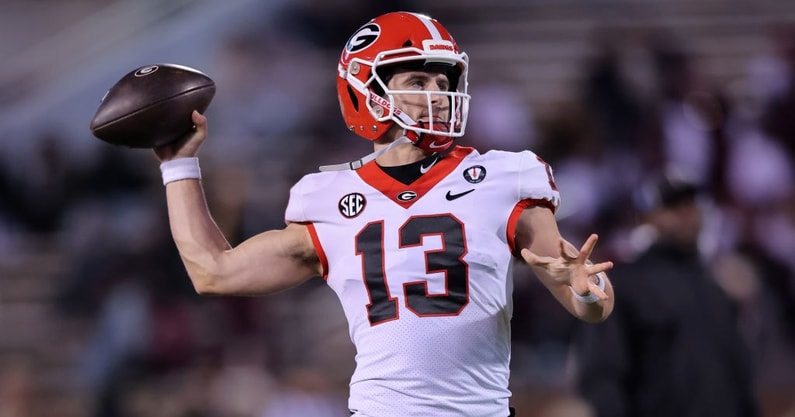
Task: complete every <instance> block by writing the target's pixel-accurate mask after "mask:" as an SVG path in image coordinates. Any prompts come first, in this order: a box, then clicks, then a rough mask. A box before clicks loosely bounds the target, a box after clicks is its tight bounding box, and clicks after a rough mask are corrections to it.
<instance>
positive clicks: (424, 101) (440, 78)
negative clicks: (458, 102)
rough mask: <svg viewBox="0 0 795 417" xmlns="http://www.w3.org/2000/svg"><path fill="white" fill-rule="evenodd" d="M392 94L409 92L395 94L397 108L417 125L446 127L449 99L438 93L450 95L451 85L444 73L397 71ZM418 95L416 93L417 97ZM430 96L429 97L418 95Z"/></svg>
mask: <svg viewBox="0 0 795 417" xmlns="http://www.w3.org/2000/svg"><path fill="white" fill-rule="evenodd" d="M387 87H388V88H389V89H390V90H393V91H394V90H401V91H410V92H412V93H405V94H395V95H394V97H395V105H396V106H397V108H399V109H400V110H402V111H404V112H406V113H407V114H408V115H409V117H411V119H412V120H414V121H415V122H421V123H425V124H427V123H428V122H430V121H431V120H433V123H435V124H436V123H439V124H446V123H448V122H449V118H450V99H449V97H448V96H445V95H443V94H433V92H435V91H449V90H450V81H449V80H448V79H447V75H446V74H445V73H442V72H426V71H408V70H407V71H397V72H396V73H395V74H394V75H393V76H392V78H391V79H390V80H389V83H388V84H387ZM414 92H416V93H414ZM418 93H429V94H418Z"/></svg>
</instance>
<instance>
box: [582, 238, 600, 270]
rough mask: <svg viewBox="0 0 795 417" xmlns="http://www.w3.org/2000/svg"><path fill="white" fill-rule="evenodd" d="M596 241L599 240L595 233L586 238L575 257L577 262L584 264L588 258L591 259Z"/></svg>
mask: <svg viewBox="0 0 795 417" xmlns="http://www.w3.org/2000/svg"><path fill="white" fill-rule="evenodd" d="M597 240H599V236H598V235H597V234H596V233H593V234H591V235H590V236H588V239H587V240H586V241H585V243H584V244H583V245H582V248H581V249H580V253H579V255H578V256H577V260H580V261H582V262H583V263H586V262H587V261H588V258H590V257H591V253H592V252H593V248H594V247H596V241H597Z"/></svg>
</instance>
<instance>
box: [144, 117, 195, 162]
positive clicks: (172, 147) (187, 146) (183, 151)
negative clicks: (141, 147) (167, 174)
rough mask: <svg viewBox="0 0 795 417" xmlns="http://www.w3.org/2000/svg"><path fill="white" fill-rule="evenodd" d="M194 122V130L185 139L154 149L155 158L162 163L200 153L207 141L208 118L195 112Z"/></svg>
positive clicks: (192, 118)
mask: <svg viewBox="0 0 795 417" xmlns="http://www.w3.org/2000/svg"><path fill="white" fill-rule="evenodd" d="M191 120H193V124H194V127H193V130H192V131H190V132H188V133H186V134H185V136H184V137H182V138H180V139H179V140H176V141H174V142H171V143H168V144H166V145H163V146H158V147H156V148H154V151H155V156H157V159H159V160H160V162H166V161H170V160H172V159H177V158H190V157H194V156H196V155H197V154H198V153H199V148H200V147H201V145H202V143H204V140H205V139H207V117H205V116H204V115H203V114H201V113H199V112H198V111H196V110H194V111H193V113H192V114H191Z"/></svg>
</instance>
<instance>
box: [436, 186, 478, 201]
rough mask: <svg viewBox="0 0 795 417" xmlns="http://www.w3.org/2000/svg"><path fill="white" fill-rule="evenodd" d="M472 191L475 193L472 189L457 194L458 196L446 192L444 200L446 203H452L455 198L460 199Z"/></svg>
mask: <svg viewBox="0 0 795 417" xmlns="http://www.w3.org/2000/svg"><path fill="white" fill-rule="evenodd" d="M472 191H475V189H474V188H473V189H471V190H466V191H464V192H462V193H458V194H453V193H451V192H450V191H447V194H445V196H444V198H446V199H447V201H453V200H455V199H457V198H461V197H463V196H465V195H467V194H469V193H471V192H472Z"/></svg>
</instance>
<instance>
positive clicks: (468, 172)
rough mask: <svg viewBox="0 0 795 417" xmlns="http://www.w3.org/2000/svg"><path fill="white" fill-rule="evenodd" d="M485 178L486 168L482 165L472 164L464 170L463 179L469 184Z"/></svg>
mask: <svg viewBox="0 0 795 417" xmlns="http://www.w3.org/2000/svg"><path fill="white" fill-rule="evenodd" d="M484 178H486V168H483V165H473V166H471V167H469V168H467V169H465V170H464V179H465V180H467V182H469V183H471V184H477V183H479V182H481V181H483V179H484Z"/></svg>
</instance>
